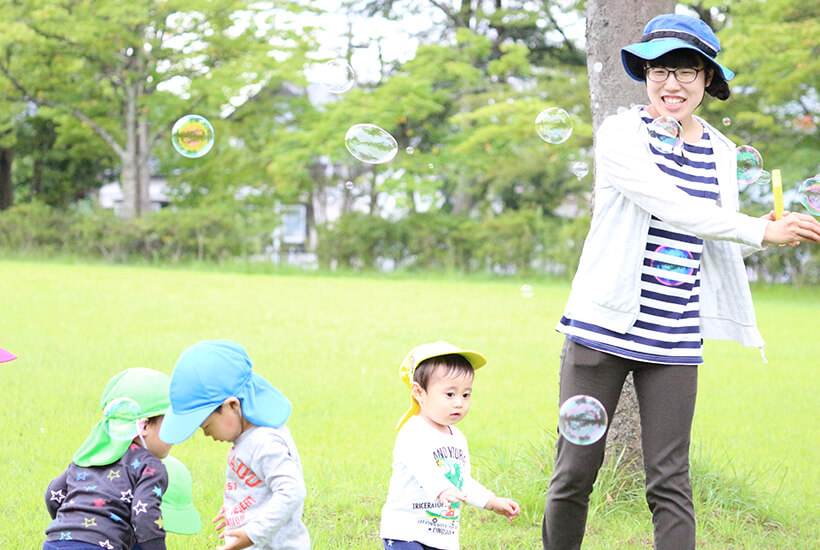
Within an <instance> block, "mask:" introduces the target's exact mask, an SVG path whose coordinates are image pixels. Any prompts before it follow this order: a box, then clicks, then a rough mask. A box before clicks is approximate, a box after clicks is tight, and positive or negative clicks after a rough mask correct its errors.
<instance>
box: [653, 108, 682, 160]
mask: <svg viewBox="0 0 820 550" xmlns="http://www.w3.org/2000/svg"><path fill="white" fill-rule="evenodd" d="M649 136H650V137H651V138H652V139H653V140H655V142H654V146H655V148H656V149H658V150H659V151H660V152H661V153H672V152H673V151H678V150H680V148H681V147H683V129H682V128H681V126H680V123H679V122H678V121H677V120H675V119H674V118H672V117H671V116H659V117H658V118H656V119H655V120H653V121H652V122H650V123H649Z"/></svg>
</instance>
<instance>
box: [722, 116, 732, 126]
mask: <svg viewBox="0 0 820 550" xmlns="http://www.w3.org/2000/svg"><path fill="white" fill-rule="evenodd" d="M731 123H732V119H731V118H729V117H723V125H724V126H729V125H730V124H731Z"/></svg>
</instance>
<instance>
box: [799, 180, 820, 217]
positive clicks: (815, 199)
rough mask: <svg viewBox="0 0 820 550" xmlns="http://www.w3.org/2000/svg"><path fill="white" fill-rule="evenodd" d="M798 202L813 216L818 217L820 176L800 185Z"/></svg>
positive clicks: (819, 214) (819, 211)
mask: <svg viewBox="0 0 820 550" xmlns="http://www.w3.org/2000/svg"><path fill="white" fill-rule="evenodd" d="M798 192H799V193H800V202H802V203H803V206H805V207H806V209H808V211H809V212H811V213H812V214H814V215H815V216H820V174H818V175H816V176H814V177H813V178H809V179H807V180H806V181H804V182H803V183H801V184H800V188H799V189H798Z"/></svg>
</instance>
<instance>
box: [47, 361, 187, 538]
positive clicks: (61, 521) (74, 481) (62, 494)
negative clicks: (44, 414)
mask: <svg viewBox="0 0 820 550" xmlns="http://www.w3.org/2000/svg"><path fill="white" fill-rule="evenodd" d="M169 382H170V379H169V377H168V375H167V374H164V373H161V372H158V371H155V370H153V369H147V368H131V369H126V370H124V371H122V372H120V373H118V374H117V375H115V376H114V377H113V378H111V380H110V381H109V382H108V384H107V385H106V387H105V390H104V391H103V394H102V398H101V399H100V408H101V409H102V411H103V417H102V419H100V421H99V422H97V424H96V425H95V426H94V428H93V429H92V430H91V434H90V435H89V436H88V438H87V439H86V440H85V442H84V443H83V444H82V446H81V447H80V448H79V449H78V450H77V452H76V453H74V457H73V460H72V462H71V464H70V465H69V467H68V468H67V469H66V470H65V471H64V472H63V473H62V474H61V475H60V476H58V477H57V478H56V479H54V480H53V481H52V482H51V483H50V484H49V486H48V489H47V490H46V494H45V501H46V508H47V509H48V512H49V514H50V515H51V518H52V520H53V521H52V522H51V523H50V524H49V526H48V527H47V528H46V541H45V543H44V544H43V550H75V549H76V550H80V549H84V548H89V549H90V548H96V549H100V548H105V549H108V550H113V549H123V548H131V546H133V545H134V544H139V545H140V547H141V548H142V550H165V529H164V527H163V517H162V511H161V504H162V497H163V495H164V494H165V491H166V489H167V487H168V473H167V470H166V468H165V465H164V464H163V462H162V459H163V458H165V457H166V456H168V452H169V451H170V449H171V445H170V444H168V443H165V442H163V441H162V440H161V439H160V438H159V429H160V426H161V424H162V421H163V414H164V413H165V411H166V410H167V409H168V406H169V400H168V386H169Z"/></svg>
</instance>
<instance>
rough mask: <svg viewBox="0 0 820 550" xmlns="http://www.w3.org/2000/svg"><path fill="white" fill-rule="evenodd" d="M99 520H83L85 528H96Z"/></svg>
mask: <svg viewBox="0 0 820 550" xmlns="http://www.w3.org/2000/svg"><path fill="white" fill-rule="evenodd" d="M96 526H97V518H83V527H96Z"/></svg>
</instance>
